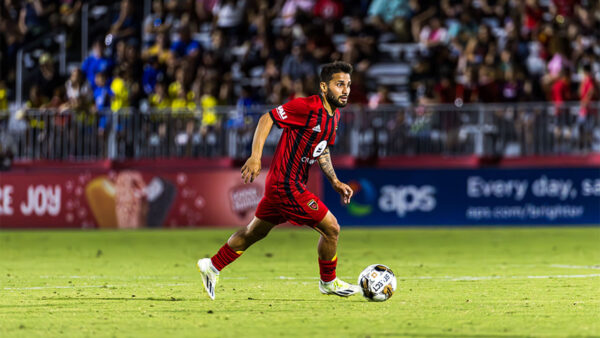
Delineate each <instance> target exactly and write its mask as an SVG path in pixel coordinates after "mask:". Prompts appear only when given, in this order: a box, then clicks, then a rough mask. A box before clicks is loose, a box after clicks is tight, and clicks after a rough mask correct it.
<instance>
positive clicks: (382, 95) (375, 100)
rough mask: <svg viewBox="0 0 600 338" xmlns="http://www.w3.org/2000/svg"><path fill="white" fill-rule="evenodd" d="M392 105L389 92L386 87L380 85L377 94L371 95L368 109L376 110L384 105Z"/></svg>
mask: <svg viewBox="0 0 600 338" xmlns="http://www.w3.org/2000/svg"><path fill="white" fill-rule="evenodd" d="M390 103H392V100H391V99H390V90H389V88H388V87H387V86H383V85H380V86H379V87H377V93H375V94H373V95H371V97H370V98H369V108H371V109H377V107H379V106H380V105H382V104H383V105H386V104H390Z"/></svg>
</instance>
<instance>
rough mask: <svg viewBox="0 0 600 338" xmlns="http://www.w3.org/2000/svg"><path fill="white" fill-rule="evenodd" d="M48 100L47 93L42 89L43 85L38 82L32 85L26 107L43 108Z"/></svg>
mask: <svg viewBox="0 0 600 338" xmlns="http://www.w3.org/2000/svg"><path fill="white" fill-rule="evenodd" d="M48 101H49V99H48V97H47V96H46V95H44V92H43V91H42V89H41V87H40V86H39V85H37V84H34V85H33V86H31V88H29V100H27V102H26V103H25V108H27V109H39V108H43V107H45V106H46V104H47V103H48Z"/></svg>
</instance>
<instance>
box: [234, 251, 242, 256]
mask: <svg viewBox="0 0 600 338" xmlns="http://www.w3.org/2000/svg"><path fill="white" fill-rule="evenodd" d="M235 253H236V254H238V255H241V254H243V253H244V251H236V252H235Z"/></svg>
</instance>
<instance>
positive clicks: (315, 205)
mask: <svg viewBox="0 0 600 338" xmlns="http://www.w3.org/2000/svg"><path fill="white" fill-rule="evenodd" d="M307 205H308V207H309V208H311V209H313V210H319V203H317V201H315V200H310V201H308V204H307Z"/></svg>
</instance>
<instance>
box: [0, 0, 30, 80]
mask: <svg viewBox="0 0 600 338" xmlns="http://www.w3.org/2000/svg"><path fill="white" fill-rule="evenodd" d="M0 33H2V36H3V38H4V46H3V48H5V49H4V50H3V51H2V54H3V57H2V58H0V61H2V64H3V65H2V69H0V70H3V71H4V72H6V73H5V74H6V77H4V76H3V77H4V78H5V79H6V80H8V81H9V82H12V81H14V79H15V69H16V67H15V64H16V56H17V51H18V50H19V48H20V47H21V44H22V43H23V40H24V38H25V34H27V25H26V24H25V10H24V9H22V8H21V6H20V5H19V2H18V1H16V0H7V1H4V3H3V5H0ZM0 42H2V41H0ZM3 74H4V73H3Z"/></svg>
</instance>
